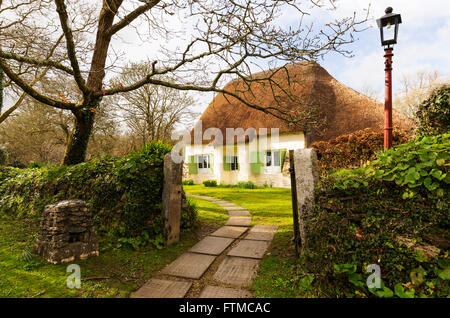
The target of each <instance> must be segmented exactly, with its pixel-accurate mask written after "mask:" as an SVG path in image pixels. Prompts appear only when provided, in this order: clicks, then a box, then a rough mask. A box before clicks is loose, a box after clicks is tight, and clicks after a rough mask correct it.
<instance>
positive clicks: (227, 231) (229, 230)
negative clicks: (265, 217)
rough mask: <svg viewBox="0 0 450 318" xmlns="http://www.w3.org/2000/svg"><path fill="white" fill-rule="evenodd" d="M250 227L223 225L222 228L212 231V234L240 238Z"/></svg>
mask: <svg viewBox="0 0 450 318" xmlns="http://www.w3.org/2000/svg"><path fill="white" fill-rule="evenodd" d="M247 229H248V228H246V227H242V226H222V227H221V228H220V229H218V230H217V231H215V232H214V233H212V234H211V235H212V236H221V237H230V238H238V237H239V236H241V235H242V234H243V233H245V231H247Z"/></svg>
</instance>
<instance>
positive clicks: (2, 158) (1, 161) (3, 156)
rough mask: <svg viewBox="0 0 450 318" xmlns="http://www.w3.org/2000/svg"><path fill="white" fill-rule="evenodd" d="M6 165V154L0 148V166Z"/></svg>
mask: <svg viewBox="0 0 450 318" xmlns="http://www.w3.org/2000/svg"><path fill="white" fill-rule="evenodd" d="M5 163H6V152H5V150H3V149H2V148H0V166H3V165H4V164H5Z"/></svg>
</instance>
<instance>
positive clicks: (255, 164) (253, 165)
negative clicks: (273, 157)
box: [250, 151, 264, 173]
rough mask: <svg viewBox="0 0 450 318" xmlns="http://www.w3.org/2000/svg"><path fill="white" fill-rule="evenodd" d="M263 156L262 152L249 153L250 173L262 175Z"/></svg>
mask: <svg viewBox="0 0 450 318" xmlns="http://www.w3.org/2000/svg"><path fill="white" fill-rule="evenodd" d="M263 158H264V154H263V153H262V152H256V151H254V152H251V153H250V169H251V171H252V173H262V172H264V162H263Z"/></svg>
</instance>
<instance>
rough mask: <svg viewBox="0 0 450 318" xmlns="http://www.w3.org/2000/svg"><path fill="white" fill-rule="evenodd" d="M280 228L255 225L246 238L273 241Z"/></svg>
mask: <svg viewBox="0 0 450 318" xmlns="http://www.w3.org/2000/svg"><path fill="white" fill-rule="evenodd" d="M277 229H278V226H275V225H255V226H254V227H253V228H252V229H251V230H250V231H249V233H248V235H247V236H246V237H245V239H246V240H257V241H272V240H273V237H274V236H275V233H276V231H277Z"/></svg>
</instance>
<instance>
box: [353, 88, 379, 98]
mask: <svg viewBox="0 0 450 318" xmlns="http://www.w3.org/2000/svg"><path fill="white" fill-rule="evenodd" d="M358 92H360V93H361V94H363V95H365V96H367V97H369V98H372V99H374V100H379V98H380V94H379V92H377V90H376V89H375V88H374V87H373V86H371V85H370V84H366V85H364V86H362V87H361V88H360V89H359V90H358Z"/></svg>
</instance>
